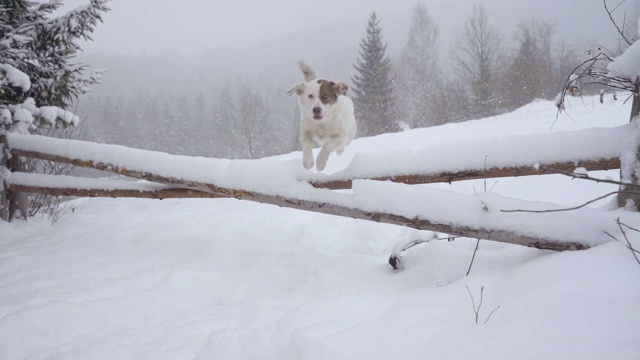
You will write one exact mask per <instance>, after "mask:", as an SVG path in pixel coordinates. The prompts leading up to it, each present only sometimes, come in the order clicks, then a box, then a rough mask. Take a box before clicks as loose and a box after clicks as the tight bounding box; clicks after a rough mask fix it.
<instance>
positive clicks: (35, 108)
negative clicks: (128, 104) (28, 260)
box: [0, 0, 109, 219]
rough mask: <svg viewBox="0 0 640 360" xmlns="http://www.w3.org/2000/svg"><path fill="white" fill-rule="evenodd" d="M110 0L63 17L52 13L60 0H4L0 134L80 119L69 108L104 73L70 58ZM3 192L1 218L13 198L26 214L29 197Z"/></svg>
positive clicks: (1, 158) (0, 159) (2, 155)
mask: <svg viewBox="0 0 640 360" xmlns="http://www.w3.org/2000/svg"><path fill="white" fill-rule="evenodd" d="M108 1H109V0H90V1H89V4H87V5H85V6H81V7H79V8H77V9H75V10H73V11H70V12H68V13H67V14H65V15H63V16H59V17H54V16H53V13H54V12H55V11H56V10H58V9H59V8H60V7H61V6H62V4H63V1H62V0H50V1H47V2H44V3H40V2H37V1H31V0H7V1H3V2H2V3H0V136H4V133H5V132H6V131H15V132H21V133H30V132H34V131H36V130H37V129H38V128H39V127H43V126H44V127H49V128H50V127H53V126H60V125H62V126H68V125H75V124H77V123H78V122H79V119H78V117H77V116H75V115H74V114H72V113H71V112H68V111H66V110H65V108H66V107H67V105H69V104H70V103H71V102H72V101H73V100H74V99H76V98H77V97H78V96H79V95H81V94H83V93H85V92H87V91H88V86H89V85H91V84H94V83H96V82H98V81H99V79H100V75H101V74H100V72H89V71H87V65H85V64H79V63H73V62H72V61H73V60H74V58H75V56H76V55H77V53H78V51H80V50H81V49H80V45H79V44H78V41H79V40H90V39H91V38H90V34H91V33H92V32H93V31H94V29H95V27H96V25H97V23H98V22H99V21H102V19H101V15H102V13H103V12H105V11H107V10H108V8H107V7H106V3H107V2H108ZM0 143H1V142H0ZM7 151H8V150H7V149H6V148H0V183H2V181H1V180H2V174H4V173H6V171H7V170H6V165H7V161H8V154H7ZM0 193H2V194H1V195H0V218H3V219H7V218H8V217H9V216H10V215H11V214H10V213H11V212H13V211H14V210H15V204H14V205H12V206H9V205H10V204H9V203H11V202H13V203H16V202H18V203H20V202H21V203H22V204H20V208H21V210H22V212H23V213H25V211H24V209H25V208H26V204H25V203H26V200H25V199H22V200H17V199H13V200H12V199H7V195H6V193H5V191H4V189H3V188H2V189H0ZM23 215H24V214H23Z"/></svg>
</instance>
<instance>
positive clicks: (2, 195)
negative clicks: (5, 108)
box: [0, 130, 10, 221]
mask: <svg viewBox="0 0 640 360" xmlns="http://www.w3.org/2000/svg"><path fill="white" fill-rule="evenodd" d="M0 131H2V130H0ZM9 156H10V155H9V146H8V145H7V136H6V135H4V134H1V133H0V220H4V221H9V196H8V190H7V189H6V188H5V183H4V176H5V175H6V172H7V171H9Z"/></svg>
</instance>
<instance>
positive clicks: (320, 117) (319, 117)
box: [313, 115, 324, 121]
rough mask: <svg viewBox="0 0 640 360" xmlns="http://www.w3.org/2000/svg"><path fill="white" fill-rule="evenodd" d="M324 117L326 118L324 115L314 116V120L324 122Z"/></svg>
mask: <svg viewBox="0 0 640 360" xmlns="http://www.w3.org/2000/svg"><path fill="white" fill-rule="evenodd" d="M323 117H324V115H313V120H317V121H320V120H322V118H323Z"/></svg>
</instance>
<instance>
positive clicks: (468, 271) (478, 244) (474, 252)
mask: <svg viewBox="0 0 640 360" xmlns="http://www.w3.org/2000/svg"><path fill="white" fill-rule="evenodd" d="M479 246H480V239H478V241H477V242H476V248H475V250H473V256H472V257H471V262H470V263H469V269H467V275H466V276H469V273H470V272H471V266H473V260H474V259H475V258H476V253H477V252H478V247H479Z"/></svg>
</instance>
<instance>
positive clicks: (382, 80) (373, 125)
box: [351, 12, 397, 136]
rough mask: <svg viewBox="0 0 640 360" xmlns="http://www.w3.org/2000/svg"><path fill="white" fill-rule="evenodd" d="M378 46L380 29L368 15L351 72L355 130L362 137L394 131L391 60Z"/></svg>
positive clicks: (375, 21) (380, 36)
mask: <svg viewBox="0 0 640 360" xmlns="http://www.w3.org/2000/svg"><path fill="white" fill-rule="evenodd" d="M386 50H387V45H386V44H383V43H382V29H381V28H380V23H379V21H378V17H377V16H376V13H375V12H373V13H371V16H370V18H369V22H368V24H367V35H366V36H365V38H363V39H362V41H361V42H360V50H359V54H360V57H359V58H358V60H357V62H356V64H355V65H354V68H355V70H356V72H355V74H354V75H353V77H352V79H351V81H352V82H353V85H354V89H353V93H354V96H353V99H354V104H355V108H356V117H357V119H358V127H359V129H360V132H361V134H362V135H364V136H372V135H377V134H382V133H386V132H391V131H395V130H396V129H397V125H396V122H395V119H394V117H393V110H394V107H395V104H394V90H393V78H392V73H391V60H390V59H389V57H388V56H387V55H386Z"/></svg>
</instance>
